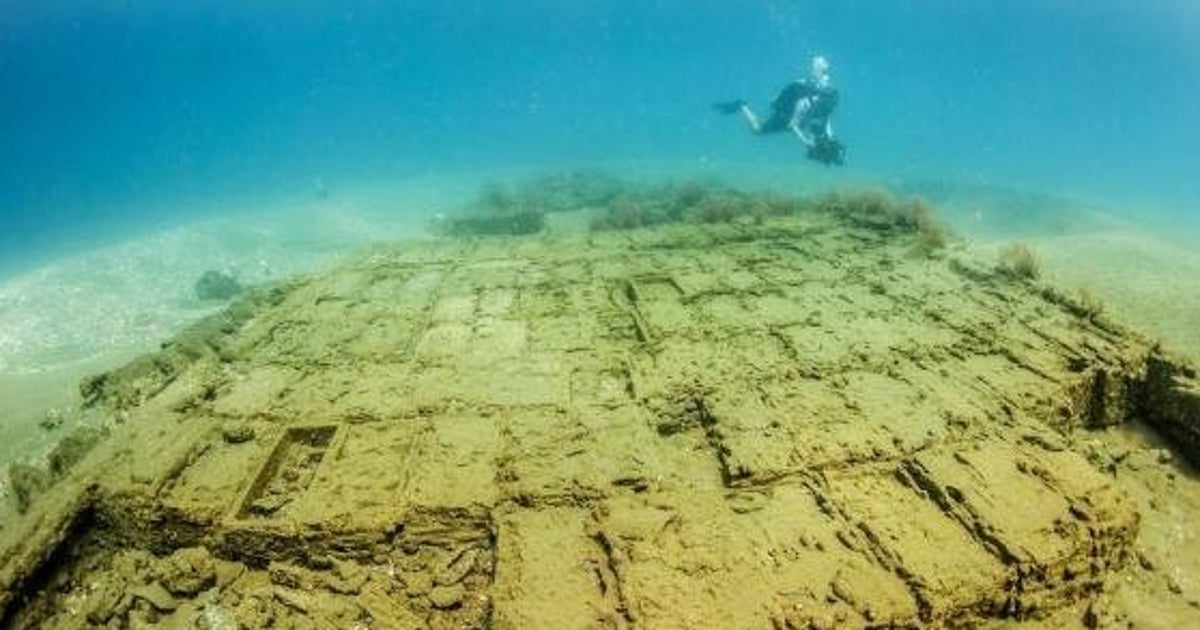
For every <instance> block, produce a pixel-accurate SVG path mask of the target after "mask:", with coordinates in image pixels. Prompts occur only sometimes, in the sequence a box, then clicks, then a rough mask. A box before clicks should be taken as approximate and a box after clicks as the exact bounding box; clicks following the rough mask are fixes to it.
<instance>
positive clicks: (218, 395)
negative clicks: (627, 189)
mask: <svg viewBox="0 0 1200 630" xmlns="http://www.w3.org/2000/svg"><path fill="white" fill-rule="evenodd" d="M885 228H886V229H885ZM917 238H920V237H919V236H918V235H917V234H916V233H915V232H914V231H912V230H896V229H891V228H890V227H888V226H883V227H881V224H876V223H872V222H871V221H863V220H862V217H861V216H856V215H853V214H838V213H836V212H834V213H830V212H808V213H805V212H797V213H793V214H790V215H789V216H766V217H762V216H759V217H755V218H754V219H753V220H733V221H730V222H725V223H715V224H702V225H680V224H664V225H657V226H654V227H649V228H639V229H634V230H628V231H599V232H591V233H582V234H574V235H561V236H538V235H535V236H521V237H483V238H478V237H477V238H460V239H454V240H446V241H439V242H433V243H412V244H404V245H402V246H400V245H398V246H396V247H395V248H390V249H389V248H385V249H379V250H375V251H372V252H368V253H365V254H364V255H362V256H361V257H359V258H357V259H356V260H354V261H353V262H350V263H348V264H344V265H341V266H339V267H337V268H334V269H331V270H328V271H326V272H323V273H318V274H315V275H313V276H311V277H306V278H301V279H298V280H295V281H293V282H290V283H288V284H286V285H283V286H278V287H274V288H269V289H262V290H259V291H257V292H255V293H253V294H251V295H249V296H247V297H244V298H242V299H241V300H240V301H239V302H237V303H236V304H234V305H233V306H232V307H230V309H229V310H227V311H225V312H224V313H222V314H221V315H218V316H216V317H213V318H210V319H208V320H205V321H203V322H200V323H199V324H197V325H195V326H194V327H192V328H191V329H189V330H187V331H184V332H182V333H181V334H180V335H179V336H178V337H177V338H176V339H175V340H174V341H172V342H170V343H168V344H166V345H165V346H164V347H163V348H162V350H161V351H160V352H158V353H156V354H154V355H151V356H147V357H144V358H142V359H140V360H138V361H135V362H134V363H132V364H130V365H129V366H127V367H125V368H123V369H120V370H117V371H115V372H112V373H109V374H106V375H102V376H100V377H97V378H96V379H93V380H92V381H90V382H89V383H87V384H86V385H85V393H86V395H87V396H88V397H89V399H90V401H91V402H92V404H94V405H96V406H98V407H101V408H107V409H110V410H112V412H113V413H114V414H116V415H117V416H118V417H120V418H121V422H120V424H118V425H116V426H115V427H114V428H113V430H112V434H111V435H110V436H109V437H108V438H106V439H105V441H104V442H103V443H102V444H100V445H99V446H98V447H96V448H95V449H94V450H93V451H92V452H91V453H90V454H89V455H88V456H87V457H86V458H84V459H83V461H82V462H80V463H79V464H77V465H76V466H75V467H74V468H72V469H71V471H70V472H69V473H68V474H67V475H65V476H64V478H63V479H61V480H59V481H58V482H57V483H56V485H55V486H54V487H53V488H52V489H50V490H49V491H47V492H46V493H45V494H43V495H41V496H40V497H39V498H37V499H35V500H33V502H32V503H31V505H30V507H29V509H28V511H27V512H26V513H25V514H24V515H23V516H21V517H20V519H18V520H16V521H14V522H12V523H9V524H7V525H6V526H5V527H4V528H3V530H0V565H2V570H0V580H2V583H3V585H4V589H3V593H4V595H3V600H0V604H2V605H3V609H4V619H5V622H6V624H7V625H8V626H9V627H45V628H57V627H63V628H68V627H69V628H76V627H109V626H113V625H115V626H121V627H137V625H138V624H143V625H146V624H150V625H154V624H159V625H171V624H174V625H173V626H172V627H193V626H194V627H210V628H232V627H248V628H260V627H341V628H351V627H361V628H368V627H369V628H421V627H430V628H451V627H453V628H461V627H469V628H486V627H493V628H570V627H615V628H623V627H639V628H640V627H644V628H698V627H714V628H808V627H862V626H875V627H890V626H904V627H908V626H918V625H922V626H970V625H977V624H982V623H986V622H988V621H989V620H999V619H1008V620H1013V621H1016V622H1020V621H1030V622H1033V623H1066V624H1068V625H1096V624H1102V623H1103V622H1104V621H1105V620H1106V619H1109V618H1111V617H1112V616H1113V615H1116V616H1119V615H1120V610H1116V611H1115V612H1114V610H1113V605H1112V604H1104V602H1105V598H1106V597H1107V595H1106V593H1107V592H1108V591H1109V590H1110V587H1111V585H1112V582H1113V580H1114V576H1117V575H1119V574H1120V572H1122V571H1124V570H1126V568H1127V567H1128V566H1130V565H1131V564H1134V565H1136V564H1137V561H1136V560H1134V558H1136V557H1137V556H1138V553H1137V550H1136V545H1135V541H1136V539H1137V536H1138V533H1139V523H1140V520H1141V513H1142V511H1141V510H1140V509H1139V507H1138V504H1137V502H1136V501H1135V500H1134V499H1133V498H1131V497H1130V495H1129V494H1128V493H1127V492H1126V491H1125V490H1123V489H1122V488H1121V487H1120V486H1119V484H1118V483H1117V481H1116V479H1115V478H1114V477H1113V475H1111V474H1108V473H1106V472H1105V471H1104V470H1103V469H1102V468H1099V467H1097V465H1096V464H1095V462H1094V461H1092V460H1090V459H1089V458H1088V457H1087V453H1086V452H1084V450H1083V449H1082V448H1081V446H1080V444H1081V441H1080V439H1079V437H1078V436H1079V434H1080V432H1086V431H1088V430H1090V429H1097V428H1101V427H1105V426H1110V425H1113V424H1119V423H1122V422H1125V421H1127V420H1129V419H1131V418H1143V419H1147V420H1149V421H1153V422H1159V423H1161V424H1162V425H1163V426H1164V427H1168V426H1169V431H1170V432H1172V434H1173V435H1175V436H1176V438H1177V440H1178V441H1179V443H1181V444H1184V445H1186V447H1187V448H1188V449H1191V450H1190V451H1186V452H1190V453H1195V452H1196V450H1195V448H1196V447H1195V445H1196V444H1197V431H1198V430H1200V426H1198V425H1197V411H1196V410H1197V407H1198V405H1197V396H1196V394H1195V391H1196V390H1195V389H1194V387H1195V385H1194V384H1192V380H1191V379H1193V378H1194V374H1192V373H1191V372H1189V371H1188V368H1187V367H1186V366H1182V365H1180V364H1179V363H1178V362H1176V361H1173V360H1172V359H1170V358H1169V357H1167V356H1165V355H1163V354H1162V353H1161V351H1160V350H1159V349H1158V348H1157V347H1156V346H1155V345H1154V344H1153V343H1151V342H1149V341H1148V340H1146V339H1144V338H1142V337H1141V336H1139V335H1138V334H1136V333H1134V332H1131V331H1129V330H1127V329H1125V328H1123V327H1121V326H1118V325H1116V324H1113V323H1111V322H1107V321H1105V320H1103V319H1102V318H1100V317H1098V316H1097V315H1096V314H1095V313H1093V312H1089V311H1087V310H1086V309H1083V308H1081V307H1080V306H1078V305H1077V304H1075V303H1074V302H1072V301H1071V300H1070V299H1068V298H1066V297H1064V296H1062V295H1060V294H1058V293H1056V292H1054V291H1052V290H1049V289H1046V288H1044V287H1041V286H1039V285H1037V284H1034V283H1032V282H1029V281H1025V280H1021V279H1016V278H1013V277H1009V276H1006V275H1004V274H1002V273H997V272H996V271H994V270H993V269H992V268H990V267H989V266H987V265H982V264H980V263H978V262H973V261H971V260H970V259H968V258H966V257H963V256H958V255H956V254H953V253H951V254H940V255H936V256H934V257H932V258H930V257H926V256H923V255H921V256H917V255H914V254H913V241H914V239H917ZM1189 388H1191V389H1189ZM1101 604H1103V605H1101ZM189 624H190V625H189Z"/></svg>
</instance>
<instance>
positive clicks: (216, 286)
mask: <svg viewBox="0 0 1200 630" xmlns="http://www.w3.org/2000/svg"><path fill="white" fill-rule="evenodd" d="M245 290H246V288H245V287H243V286H242V284H241V283H240V282H238V281H237V278H234V277H233V276H231V275H229V274H227V273H221V272H220V271H213V270H212V269H209V270H208V271H205V272H204V274H203V275H201V276H200V279H199V280H197V281H196V297H198V298H200V299H201V300H228V299H230V298H233V297H237V296H238V295H241V294H242V293H243V292H244V291H245Z"/></svg>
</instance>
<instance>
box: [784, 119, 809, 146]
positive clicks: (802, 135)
mask: <svg viewBox="0 0 1200 630" xmlns="http://www.w3.org/2000/svg"><path fill="white" fill-rule="evenodd" d="M788 129H791V130H792V133H793V134H795V135H796V138H797V139H799V140H800V143H801V144H803V145H804V146H806V147H810V148H811V147H812V146H813V145H815V144H816V142H815V141H814V140H813V137H812V135H811V134H808V133H806V132H805V131H804V130H803V129H801V128H800V125H799V123H797V122H795V121H792V124H790V125H788Z"/></svg>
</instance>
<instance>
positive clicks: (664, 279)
mask: <svg viewBox="0 0 1200 630" xmlns="http://www.w3.org/2000/svg"><path fill="white" fill-rule="evenodd" d="M632 285H633V287H634V290H635V291H636V293H637V298H638V299H637V301H638V302H659V301H663V300H678V299H680V298H682V297H683V289H681V288H680V287H679V284H678V283H677V282H675V279H674V278H672V277H671V276H642V277H639V278H635V279H634V280H633V283H632Z"/></svg>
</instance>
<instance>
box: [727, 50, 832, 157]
mask: <svg viewBox="0 0 1200 630" xmlns="http://www.w3.org/2000/svg"><path fill="white" fill-rule="evenodd" d="M837 103H838V91H837V88H835V87H833V82H832V80H830V78H829V61H828V60H827V59H825V57H823V56H821V55H817V56H815V57H813V58H812V65H811V71H810V74H809V76H808V77H806V78H803V79H797V80H795V81H792V82H791V83H789V84H788V85H787V86H786V87H784V88H783V89H782V90H780V92H779V95H778V96H776V97H775V100H774V101H773V102H772V103H771V117H770V118H768V119H767V120H766V122H760V121H759V120H758V116H755V115H754V112H753V111H752V110H751V109H750V106H749V105H748V104H747V103H746V101H742V100H737V101H730V102H726V103H716V104H715V105H713V107H715V108H716V109H717V111H719V112H721V113H722V114H736V113H741V115H742V118H743V119H745V121H746V124H747V125H749V127H750V131H751V133H754V134H755V135H765V134H770V133H778V132H781V131H791V132H792V133H793V134H795V136H796V138H798V139H799V140H800V142H801V143H802V144H803V145H804V146H805V147H807V149H808V157H809V159H812V160H816V161H818V162H820V163H822V164H826V165H829V164H842V163H843V162H844V161H845V157H846V147H845V146H844V145H843V144H842V143H841V141H839V140H838V139H837V138H836V137H834V135H833V123H832V122H830V116H832V115H833V110H834V108H835V107H837Z"/></svg>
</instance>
